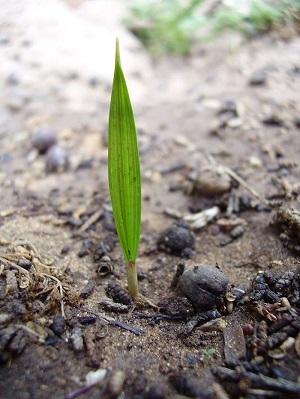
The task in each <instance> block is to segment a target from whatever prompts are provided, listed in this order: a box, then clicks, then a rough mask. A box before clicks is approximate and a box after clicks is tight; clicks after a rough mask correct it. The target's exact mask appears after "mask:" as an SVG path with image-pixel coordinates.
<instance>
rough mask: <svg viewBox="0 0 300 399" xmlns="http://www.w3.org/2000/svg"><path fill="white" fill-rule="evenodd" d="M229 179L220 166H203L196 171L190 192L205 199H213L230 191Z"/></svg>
mask: <svg viewBox="0 0 300 399" xmlns="http://www.w3.org/2000/svg"><path fill="white" fill-rule="evenodd" d="M231 183H232V182H231V178H230V176H229V175H228V174H227V173H226V171H225V170H224V168H223V167H222V166H217V165H204V166H202V167H201V168H200V170H199V171H198V174H197V177H196V179H195V180H194V182H193V187H192V189H191V190H190V191H191V192H192V193H195V194H199V195H203V196H205V197H215V196H217V195H222V194H224V193H227V192H229V191H230V190H231Z"/></svg>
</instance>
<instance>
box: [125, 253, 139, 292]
mask: <svg viewBox="0 0 300 399" xmlns="http://www.w3.org/2000/svg"><path fill="white" fill-rule="evenodd" d="M127 284H128V292H129V294H130V295H131V296H132V297H133V298H137V297H138V296H139V288H138V279H137V271H136V266H135V261H134V260H130V261H129V262H127Z"/></svg>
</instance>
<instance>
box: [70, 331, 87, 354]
mask: <svg viewBox="0 0 300 399" xmlns="http://www.w3.org/2000/svg"><path fill="white" fill-rule="evenodd" d="M70 340H71V343H72V346H73V349H74V352H76V353H79V352H82V351H83V348H84V345H83V337H82V330H81V328H80V327H74V328H73V330H72V334H71V337H70Z"/></svg>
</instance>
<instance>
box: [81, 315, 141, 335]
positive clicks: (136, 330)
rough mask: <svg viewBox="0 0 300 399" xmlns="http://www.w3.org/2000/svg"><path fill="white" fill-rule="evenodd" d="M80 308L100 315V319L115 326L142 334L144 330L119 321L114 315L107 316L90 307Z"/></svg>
mask: <svg viewBox="0 0 300 399" xmlns="http://www.w3.org/2000/svg"><path fill="white" fill-rule="evenodd" d="M80 310H82V311H83V312H87V313H91V314H93V315H95V316H97V317H99V319H102V320H105V321H107V322H108V323H110V324H114V325H115V326H118V327H121V328H124V330H127V331H130V332H132V333H133V334H135V335H141V334H142V333H143V332H144V331H143V330H141V329H140V328H136V327H133V326H132V325H130V324H127V323H123V322H122V321H119V320H116V319H114V318H112V317H109V316H106V315H104V314H103V313H98V312H94V311H93V310H89V309H80Z"/></svg>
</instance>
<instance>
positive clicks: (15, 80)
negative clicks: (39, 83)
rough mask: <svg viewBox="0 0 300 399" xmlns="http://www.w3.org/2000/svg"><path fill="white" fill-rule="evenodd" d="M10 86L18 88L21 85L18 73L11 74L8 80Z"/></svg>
mask: <svg viewBox="0 0 300 399" xmlns="http://www.w3.org/2000/svg"><path fill="white" fill-rule="evenodd" d="M6 82H7V84H8V85H9V86H17V85H18V84H19V83H20V77H19V75H18V74H17V72H11V73H10V74H9V75H8V77H7V80H6Z"/></svg>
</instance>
